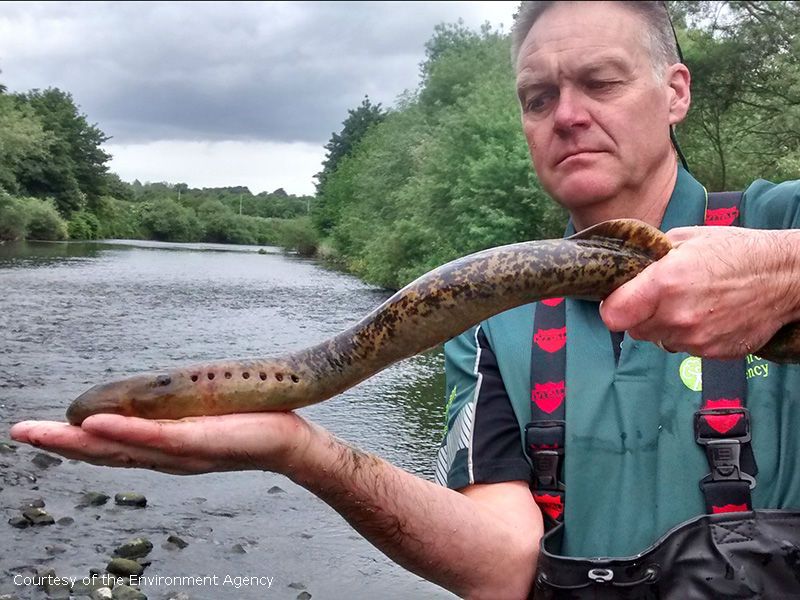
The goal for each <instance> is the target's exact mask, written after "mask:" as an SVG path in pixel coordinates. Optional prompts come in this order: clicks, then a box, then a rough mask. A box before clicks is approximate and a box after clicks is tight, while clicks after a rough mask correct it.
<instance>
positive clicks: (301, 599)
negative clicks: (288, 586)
mask: <svg viewBox="0 0 800 600" xmlns="http://www.w3.org/2000/svg"><path fill="white" fill-rule="evenodd" d="M309 598H311V594H309V593H308V592H300V593H299V594H297V600H309Z"/></svg>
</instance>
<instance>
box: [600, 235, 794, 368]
mask: <svg viewBox="0 0 800 600" xmlns="http://www.w3.org/2000/svg"><path fill="white" fill-rule="evenodd" d="M667 236H668V237H669V238H670V240H671V241H672V242H673V244H674V245H675V247H674V248H673V250H671V251H670V252H669V253H668V254H667V255H666V256H665V257H664V258H662V259H661V260H659V261H658V262H656V263H654V264H653V265H651V266H650V267H648V268H647V269H645V270H644V271H643V272H642V273H641V274H640V275H638V276H637V277H636V278H634V279H633V280H631V281H629V282H628V283H626V284H625V285H623V286H621V287H620V288H619V289H617V290H616V291H615V292H613V293H612V294H611V295H610V296H609V297H608V298H607V299H606V300H605V301H604V302H603V303H602V305H601V309H600V314H601V315H602V317H603V320H604V321H605V323H606V325H608V327H609V329H611V330H613V331H623V330H628V331H629V332H630V335H631V336H632V337H634V338H636V339H642V340H649V341H652V342H661V343H662V344H663V345H664V346H665V347H666V348H668V349H669V350H671V351H673V352H689V353H691V354H694V355H695V356H707V357H710V358H734V357H741V356H744V355H746V354H749V353H751V352H755V351H756V350H758V349H759V348H761V347H763V346H764V344H766V343H767V341H769V339H770V338H772V336H773V335H775V333H776V332H777V331H778V329H780V328H781V327H782V326H783V325H785V324H786V323H790V322H794V321H798V320H800V230H787V231H772V230H757V229H744V228H739V227H682V228H678V229H673V230H672V231H669V232H668V233H667Z"/></svg>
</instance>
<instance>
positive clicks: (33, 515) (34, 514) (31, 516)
mask: <svg viewBox="0 0 800 600" xmlns="http://www.w3.org/2000/svg"><path fill="white" fill-rule="evenodd" d="M22 516H23V517H25V518H26V519H28V521H30V523H31V525H52V524H53V523H55V522H56V520H55V519H54V518H53V517H52V516H50V514H49V513H47V512H45V511H43V510H42V509H41V508H26V509H25V510H23V511H22Z"/></svg>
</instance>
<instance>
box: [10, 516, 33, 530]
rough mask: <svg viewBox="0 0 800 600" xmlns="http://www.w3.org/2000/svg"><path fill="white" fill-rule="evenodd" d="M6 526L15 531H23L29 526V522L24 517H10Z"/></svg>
mask: <svg viewBox="0 0 800 600" xmlns="http://www.w3.org/2000/svg"><path fill="white" fill-rule="evenodd" d="M8 524H9V525H11V526H12V527H16V528H17V529H25V528H26V527H29V526H30V521H28V519H26V518H25V517H11V518H10V519H9V520H8Z"/></svg>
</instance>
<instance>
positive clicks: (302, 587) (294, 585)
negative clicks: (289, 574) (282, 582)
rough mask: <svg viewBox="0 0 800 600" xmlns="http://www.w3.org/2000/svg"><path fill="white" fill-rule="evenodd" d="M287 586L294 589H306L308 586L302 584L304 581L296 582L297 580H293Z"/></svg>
mask: <svg viewBox="0 0 800 600" xmlns="http://www.w3.org/2000/svg"><path fill="white" fill-rule="evenodd" d="M286 587H290V588H292V589H293V590H304V589H306V586H305V585H304V584H302V583H296V582H292V583H290V584H289V585H288V586H286Z"/></svg>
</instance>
